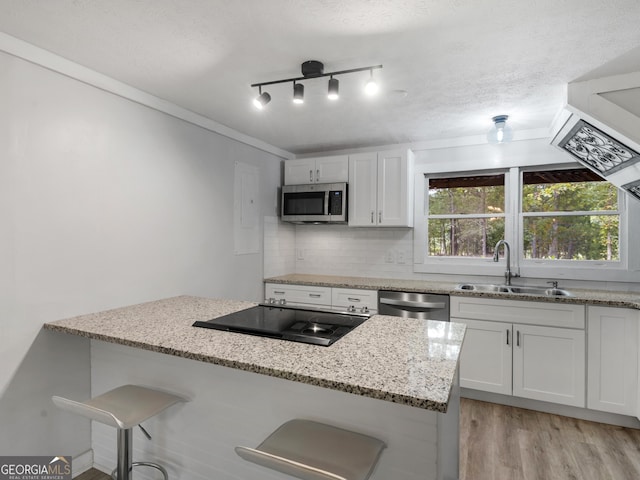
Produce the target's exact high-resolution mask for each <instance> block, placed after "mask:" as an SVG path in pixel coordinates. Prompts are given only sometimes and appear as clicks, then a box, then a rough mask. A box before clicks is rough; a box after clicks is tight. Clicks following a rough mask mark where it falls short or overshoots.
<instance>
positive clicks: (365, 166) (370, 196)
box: [349, 152, 378, 227]
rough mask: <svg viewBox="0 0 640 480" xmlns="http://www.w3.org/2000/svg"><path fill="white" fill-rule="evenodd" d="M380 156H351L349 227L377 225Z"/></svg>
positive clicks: (373, 154) (374, 154)
mask: <svg viewBox="0 0 640 480" xmlns="http://www.w3.org/2000/svg"><path fill="white" fill-rule="evenodd" d="M377 165H378V155H377V154H376V153H375V152H374V153H359V154H356V155H350V156H349V226H352V227H371V226H374V225H377V223H378V216H377V213H376V212H377V206H376V204H377V190H376V189H377V177H378V170H377Z"/></svg>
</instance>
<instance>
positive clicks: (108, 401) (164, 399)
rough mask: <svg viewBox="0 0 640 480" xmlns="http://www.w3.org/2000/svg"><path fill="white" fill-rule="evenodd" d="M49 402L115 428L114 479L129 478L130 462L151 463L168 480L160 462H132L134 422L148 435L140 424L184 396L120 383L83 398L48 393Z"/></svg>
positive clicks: (143, 464)
mask: <svg viewBox="0 0 640 480" xmlns="http://www.w3.org/2000/svg"><path fill="white" fill-rule="evenodd" d="M52 400H53V403H55V404H56V405H57V406H58V407H59V408H61V409H63V410H66V411H68V412H71V413H76V414H78V415H83V416H85V417H88V418H90V419H91V420H95V421H96V422H100V423H104V424H106V425H110V426H112V427H115V428H117V429H118V465H117V467H116V468H115V470H114V471H113V472H112V473H111V477H112V478H113V479H114V480H131V471H132V469H133V467H134V466H145V467H152V468H155V469H156V470H159V471H160V472H161V473H162V475H163V476H164V479H165V480H168V475H167V471H166V470H165V469H164V467H163V466H162V465H159V464H157V463H152V462H132V450H133V448H132V442H133V432H132V429H133V427H135V426H138V427H140V429H141V430H142V432H143V433H144V434H145V436H146V437H147V438H148V439H151V436H150V435H149V434H148V433H147V431H146V430H145V429H144V428H143V427H142V425H140V424H141V423H142V422H144V421H145V420H148V419H149V418H151V417H153V416H154V415H157V414H159V413H160V412H162V411H163V410H165V409H166V408H168V407H170V406H171V405H174V404H176V403H178V402H186V401H188V400H187V399H185V398H183V397H179V396H177V395H173V394H171V393H167V392H163V391H160V390H154V389H152V388H147V387H141V386H138V385H123V386H122V387H118V388H115V389H113V390H110V391H108V392H106V393H103V394H102V395H98V396H97V397H94V398H92V399H90V400H87V401H86V402H76V401H74V400H69V399H68V398H63V397H57V396H54V397H52Z"/></svg>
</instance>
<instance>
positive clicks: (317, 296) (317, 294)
mask: <svg viewBox="0 0 640 480" xmlns="http://www.w3.org/2000/svg"><path fill="white" fill-rule="evenodd" d="M309 296H310V297H311V298H320V297H321V296H322V295H320V294H319V293H310V294H309Z"/></svg>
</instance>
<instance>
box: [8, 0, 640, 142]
mask: <svg viewBox="0 0 640 480" xmlns="http://www.w3.org/2000/svg"><path fill="white" fill-rule="evenodd" d="M638 19H640V1H639V0H527V1H513V2H505V1H504V0H423V1H419V0H189V1H176V0H108V1H107V0H102V1H96V0H46V1H43V0H21V1H16V0H0V31H2V32H4V33H7V34H9V35H12V36H14V37H17V38H19V39H21V40H24V41H27V42H29V43H31V44H33V45H36V46H38V47H42V48H44V49H46V50H49V51H51V52H54V53H56V54H58V55H61V56H62V57H65V58H67V59H70V60H72V61H74V62H77V63H79V64H81V65H84V66H86V67H89V68H92V69H94V70H96V71H98V72H101V73H103V74H106V75H108V76H111V77H113V78H115V79H118V80H120V81H122V82H125V83H127V84H130V85H132V86H135V87H137V88H139V89H141V90H144V91H147V92H149V93H151V94H154V95H156V96H158V97H161V98H163V99H166V100H169V101H171V102H173V103H175V104H178V105H180V106H182V107H185V108H187V109H190V110H192V111H194V112H196V113H199V114H201V115H204V116H206V117H209V118H211V119H213V120H215V121H217V122H219V123H222V124H224V125H227V126H229V127H231V128H233V129H236V130H238V131H240V132H243V133H245V134H248V135H251V136H253V137H255V138H258V139H261V140H264V141H266V142H268V143H270V144H272V145H275V146H277V147H280V148H282V149H285V150H288V151H291V152H294V153H305V152H316V151H321V150H330V149H343V148H352V147H361V146H370V145H385V144H392V143H405V142H417V141H428V140H438V139H444V138H454V137H462V136H469V135H479V134H484V133H485V132H486V131H487V130H488V129H489V127H490V126H491V117H492V116H494V115H497V114H508V115H510V124H511V126H512V127H513V129H514V131H515V135H516V138H517V132H518V131H523V130H529V129H538V128H548V127H549V126H550V125H551V121H552V119H553V117H554V115H555V114H556V113H557V111H558V110H559V108H560V107H561V106H562V105H563V103H564V101H565V88H566V84H567V83H568V82H571V81H573V80H576V79H585V78H589V75H590V74H593V72H598V74H600V75H605V74H607V73H608V72H609V71H611V72H613V73H625V72H626V71H638V70H640V54H638V52H640V27H639V26H638ZM310 59H315V60H320V61H322V62H324V64H325V70H326V71H334V70H342V69H348V68H355V67H361V66H367V65H375V64H383V65H384V68H383V69H382V70H378V71H376V72H375V75H376V77H377V78H378V80H379V81H380V83H381V85H382V92H381V93H380V95H378V97H377V98H375V99H371V98H365V97H364V96H363V95H362V94H361V92H360V89H361V86H362V84H363V83H364V82H365V80H366V79H367V77H368V73H358V74H351V75H346V76H341V77H339V80H340V93H341V98H340V100H339V101H338V102H329V101H328V100H327V99H326V89H327V83H326V80H327V79H312V80H307V81H305V89H306V92H305V95H306V96H305V100H306V101H305V103H304V104H303V105H294V104H293V103H292V102H291V95H292V93H291V90H292V88H291V84H283V85H275V86H272V87H269V88H268V91H269V93H270V94H271V96H272V99H273V100H272V101H271V103H270V104H269V105H268V108H266V109H265V110H263V111H256V110H255V109H254V108H253V106H252V105H251V99H252V98H253V97H254V96H255V95H256V93H257V92H256V90H255V89H252V88H251V87H250V84H252V83H256V82H264V81H269V80H277V79H281V78H289V77H293V76H298V75H299V74H300V63H302V62H303V61H305V60H310ZM608 65H610V66H611V67H610V69H608V67H607V66H608ZM398 90H405V91H406V92H407V95H406V96H403V95H400V94H398V93H397V91H398Z"/></svg>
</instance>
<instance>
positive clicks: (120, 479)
mask: <svg viewBox="0 0 640 480" xmlns="http://www.w3.org/2000/svg"><path fill="white" fill-rule="evenodd" d="M132 443H133V431H132V429H130V428H127V429H121V428H119V429H118V466H117V467H116V470H115V474H116V476H113V474H112V475H111V476H112V477H113V478H114V480H131V470H132V469H133V464H132Z"/></svg>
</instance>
